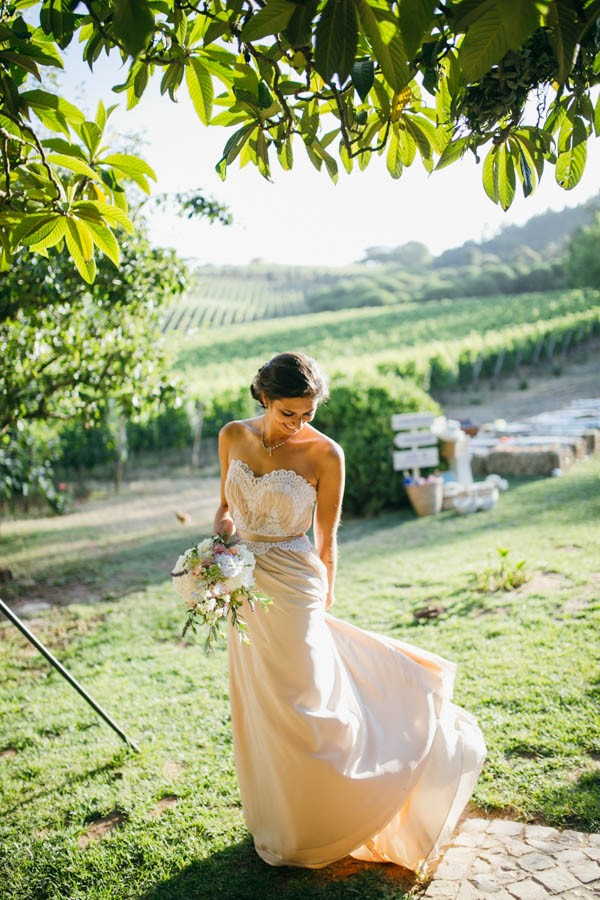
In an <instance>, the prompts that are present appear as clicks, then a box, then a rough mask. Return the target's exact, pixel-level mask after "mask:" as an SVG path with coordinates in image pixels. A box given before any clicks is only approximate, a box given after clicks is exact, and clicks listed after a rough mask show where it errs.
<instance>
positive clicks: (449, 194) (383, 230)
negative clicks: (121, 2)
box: [61, 47, 600, 266]
mask: <svg viewBox="0 0 600 900" xmlns="http://www.w3.org/2000/svg"><path fill="white" fill-rule="evenodd" d="M79 52H80V51H79V49H78V48H77V47H76V48H69V50H68V51H67V52H66V53H65V54H64V57H65V71H64V73H63V75H62V78H61V84H62V89H63V92H64V95H65V96H66V97H67V99H70V100H72V101H74V102H76V103H77V104H78V105H79V106H80V107H81V108H82V109H83V111H84V112H85V113H86V114H88V115H93V114H94V113H95V109H96V105H97V103H98V100H100V99H102V100H103V102H104V103H105V105H109V104H113V103H118V104H119V108H118V109H117V110H116V111H115V113H114V114H113V116H112V117H111V119H110V129H111V130H112V133H113V136H114V137H115V138H117V137H118V136H121V137H122V136H132V135H134V136H136V137H139V138H141V140H142V143H141V147H140V155H142V156H143V157H144V158H145V159H146V161H147V162H148V163H149V164H150V165H151V166H152V167H153V169H154V170H155V172H156V175H157V179H158V180H157V184H156V188H155V192H156V193H175V192H178V191H187V190H190V189H202V192H203V193H204V194H205V195H208V196H211V197H214V198H215V199H216V200H218V201H220V202H222V203H225V204H227V205H228V206H229V208H230V210H231V213H232V215H233V219H234V224H233V225H230V226H222V225H218V224H210V223H208V222H207V221H204V220H201V219H198V220H185V219H182V218H179V217H178V216H176V215H175V214H174V213H167V212H153V213H152V215H151V217H150V219H149V230H150V237H151V239H152V241H153V242H154V243H156V244H159V245H163V246H171V247H175V249H176V250H177V251H178V253H179V254H180V255H181V256H183V257H185V258H187V259H189V260H191V261H194V262H197V263H198V264H212V265H243V264H246V263H249V262H251V261H252V260H256V259H260V260H264V261H265V262H271V263H278V264H289V265H309V266H340V265H348V264H351V263H353V262H356V261H358V260H360V259H361V258H362V257H363V255H364V251H365V249H366V248H368V247H374V246H382V247H396V246H398V245H401V244H405V243H406V242H408V241H421V242H422V243H424V244H426V245H427V247H428V248H429V250H430V251H431V252H432V253H433V254H435V255H437V254H439V253H441V252H442V251H443V250H445V249H447V248H449V247H455V246H458V245H460V244H462V243H464V242H465V241H467V240H474V241H481V240H486V239H488V238H490V237H492V236H493V235H494V234H496V233H497V232H498V231H499V230H500V229H501V228H502V227H503V226H505V225H510V224H522V223H523V222H525V221H526V220H527V219H529V218H531V217H532V216H534V215H536V214H537V213H540V212H543V211H545V210H546V209H554V210H560V209H563V208H565V207H566V206H574V205H576V204H579V203H582V202H584V201H585V200H587V199H588V198H589V197H592V196H594V195H595V194H596V193H597V192H598V189H599V186H600V141H598V140H597V139H596V140H594V139H593V138H592V139H591V140H590V141H589V142H588V163H587V168H586V171H585V173H584V176H583V179H582V181H581V182H580V184H579V185H578V186H577V187H575V188H574V189H573V190H571V191H564V190H563V189H562V188H560V187H559V186H558V185H557V184H556V183H555V181H554V171H553V169H552V168H551V167H548V168H547V170H546V171H545V172H544V175H543V177H542V180H541V183H540V184H539V186H538V188H537V190H536V191H535V193H534V194H533V196H531V197H529V198H527V199H525V198H524V197H523V196H522V192H521V191H520V188H518V192H517V196H516V198H515V201H514V203H513V205H512V207H511V209H510V210H509V211H508V212H503V211H502V209H501V208H500V207H499V206H496V205H495V204H493V203H492V202H491V200H489V198H488V197H487V195H486V194H485V192H484V190H483V186H482V184H481V165H479V166H478V165H477V164H476V163H475V161H474V159H473V158H472V157H471V154H469V155H468V157H466V158H464V159H463V160H461V161H460V162H459V163H457V164H455V165H452V166H450V167H448V168H446V169H443V170H441V171H439V172H434V173H432V174H431V175H428V174H427V173H426V172H425V170H424V169H423V167H422V165H421V164H420V162H419V161H418V160H416V161H415V163H414V164H413V166H411V168H410V169H405V171H404V173H403V175H402V177H401V178H400V179H399V180H397V181H395V180H393V179H392V178H391V177H390V176H389V174H388V173H387V170H386V168H385V156H383V157H375V158H373V159H372V161H371V163H370V165H369V166H368V168H367V169H366V170H365V171H364V172H360V171H359V170H358V169H356V170H355V171H354V172H352V173H351V174H350V175H348V174H347V173H346V172H345V170H344V169H343V168H342V167H341V166H340V175H339V181H338V183H337V185H334V184H333V183H332V182H331V181H330V179H329V177H328V176H327V174H326V173H325V170H324V167H323V171H322V172H317V170H316V169H315V168H314V167H313V166H312V164H311V163H310V162H309V161H308V159H307V157H306V154H305V151H304V149H303V147H302V146H301V144H300V142H298V143H297V144H295V145H294V156H295V162H294V168H293V170H292V171H291V172H283V171H282V170H280V169H279V166H278V163H275V164H274V165H273V183H269V182H267V181H266V180H265V179H264V178H263V177H262V176H261V175H260V174H259V172H258V170H257V169H255V168H254V167H253V166H251V165H248V166H246V167H245V168H244V169H239V166H238V165H237V162H236V163H234V165H233V166H232V167H230V169H229V171H228V175H227V180H226V181H225V182H223V181H221V179H220V178H219V176H218V175H217V173H216V172H215V169H214V167H215V164H216V163H217V161H218V160H219V158H220V156H221V152H222V148H223V146H224V144H225V142H226V141H227V138H228V137H229V134H230V133H231V129H225V128H220V127H216V126H211V127H210V128H207V127H205V126H204V125H202V123H201V122H200V120H199V119H198V117H197V115H196V113H195V111H194V109H193V107H192V104H191V101H190V100H189V98H188V97H187V94H186V90H185V86H183V88H182V89H181V90H180V92H179V95H178V102H177V103H173V102H172V101H171V100H170V99H169V97H168V96H166V95H165V96H164V97H161V95H160V92H159V90H158V82H156V83H155V84H154V85H150V86H149V88H148V89H147V91H146V93H145V94H144V96H143V97H142V99H141V101H140V102H139V104H138V105H137V106H136V107H134V108H133V109H131V110H126V109H125V99H124V94H116V93H113V92H112V91H111V87H112V85H114V84H117V83H119V82H120V81H123V80H124V75H125V70H121V69H120V68H119V59H118V58H117V57H116V55H114V54H113V55H111V57H110V58H108V59H107V58H105V57H102V58H101V59H100V60H98V63H97V64H96V65H95V67H94V72H93V73H90V71H89V68H88V66H87V65H85V64H84V63H83V62H82V61H81V59H80V58H79Z"/></svg>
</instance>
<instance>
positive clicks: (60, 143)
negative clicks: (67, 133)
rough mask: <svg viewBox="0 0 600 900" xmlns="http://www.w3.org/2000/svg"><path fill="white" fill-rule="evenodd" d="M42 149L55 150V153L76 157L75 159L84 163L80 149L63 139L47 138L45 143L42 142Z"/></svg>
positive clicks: (83, 156)
mask: <svg viewBox="0 0 600 900" xmlns="http://www.w3.org/2000/svg"><path fill="white" fill-rule="evenodd" d="M42 147H47V148H48V149H49V150H56V151H57V153H66V155H67V156H76V157H77V159H82V160H84V162H85V155H84V152H83V150H82V149H81V147H79V146H78V145H77V144H70V143H69V141H65V140H64V138H47V139H46V140H45V141H42Z"/></svg>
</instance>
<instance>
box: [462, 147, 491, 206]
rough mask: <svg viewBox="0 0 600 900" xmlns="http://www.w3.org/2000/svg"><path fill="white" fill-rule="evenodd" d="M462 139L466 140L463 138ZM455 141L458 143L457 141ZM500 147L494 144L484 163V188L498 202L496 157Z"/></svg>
mask: <svg viewBox="0 0 600 900" xmlns="http://www.w3.org/2000/svg"><path fill="white" fill-rule="evenodd" d="M461 140H464V139H463V138H461ZM455 143H458V142H457V141H456V142H455ZM497 153H498V148H497V147H496V146H493V147H492V148H491V150H490V151H489V153H488V155H487V156H486V158H485V161H484V163H483V172H482V181H483V189H484V191H485V192H486V194H487V195H488V197H489V198H490V200H491V201H492V202H493V203H497V202H498V184H497V180H496V157H497Z"/></svg>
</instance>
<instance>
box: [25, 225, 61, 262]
mask: <svg viewBox="0 0 600 900" xmlns="http://www.w3.org/2000/svg"><path fill="white" fill-rule="evenodd" d="M66 230H67V220H66V217H65V216H55V217H54V218H53V219H52V221H51V222H50V227H49V229H48V231H47V232H46V234H45V236H43V237H41V238H40V239H38V240H36V241H35V242H34V241H33V240H32V239H31V238H32V236H30V238H29V240H28V241H27V242H26V243H28V244H29V247H30V249H31V250H32V251H33V252H34V253H40V252H41V251H42V250H47V249H48V248H49V247H55V246H56V244H58V243H59V241H62V239H63V238H64V236H65V233H66ZM24 243H25V242H24Z"/></svg>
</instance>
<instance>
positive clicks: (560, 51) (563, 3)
mask: <svg viewBox="0 0 600 900" xmlns="http://www.w3.org/2000/svg"><path fill="white" fill-rule="evenodd" d="M580 5H581V4H580V3H576V2H575V0H554V2H552V3H551V4H550V8H549V10H548V14H547V16H546V24H547V26H548V29H547V35H548V40H549V42H550V45H551V47H552V49H553V50H554V55H555V56H556V59H557V61H558V76H557V79H556V80H557V81H558V83H559V84H564V83H565V81H566V80H567V78H568V76H569V74H570V72H571V70H572V68H573V62H574V58H575V49H576V47H577V44H578V41H579V33H580V31H581V27H580V25H579V21H578V20H579V7H580Z"/></svg>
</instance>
